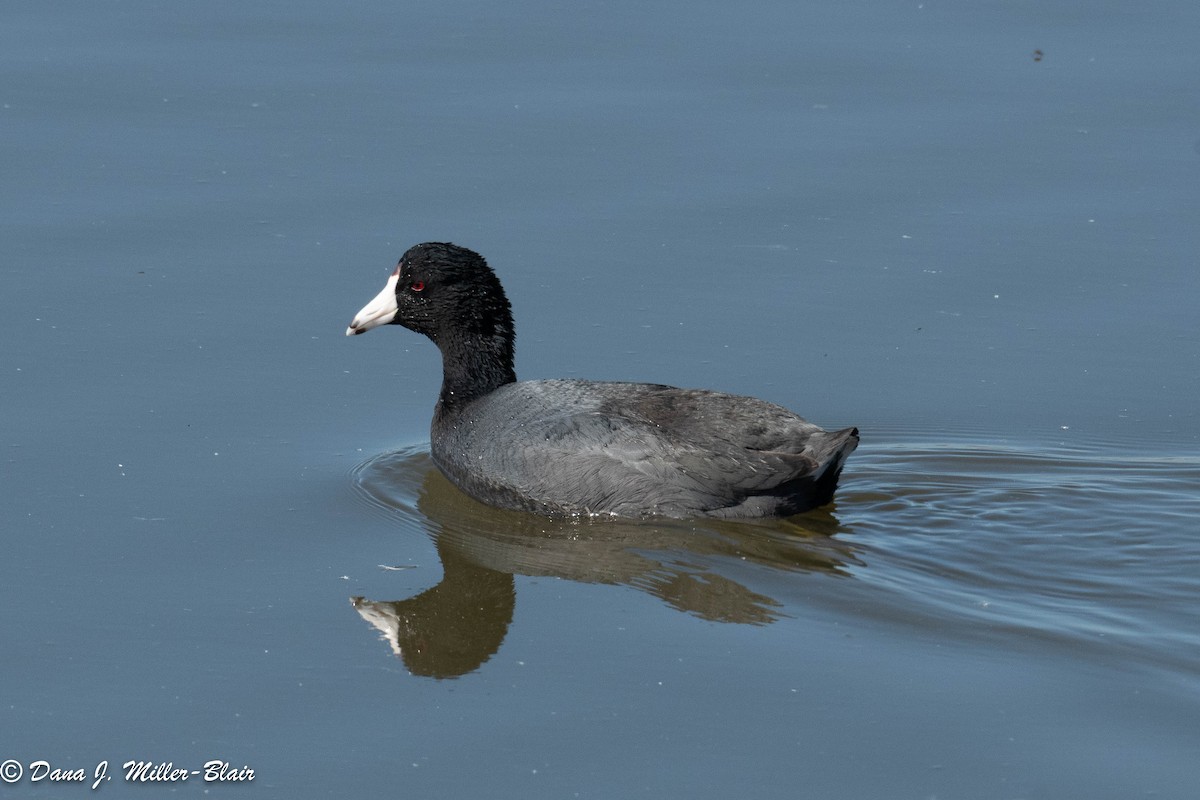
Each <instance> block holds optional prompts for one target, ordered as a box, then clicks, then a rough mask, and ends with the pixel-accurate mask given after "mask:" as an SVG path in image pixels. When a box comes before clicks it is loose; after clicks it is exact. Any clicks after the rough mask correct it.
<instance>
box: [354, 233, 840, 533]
mask: <svg viewBox="0 0 1200 800" xmlns="http://www.w3.org/2000/svg"><path fill="white" fill-rule="evenodd" d="M387 324H397V325H403V326H404V327H406V328H409V329H410V330H413V331H416V332H417V333H423V334H425V335H426V336H428V337H429V338H430V339H432V340H433V343H434V344H436V345H437V346H438V349H440V350H441V351H442V370H443V378H442V392H441V395H440V397H438V403H437V408H436V409H435V410H434V415H433V425H432V429H431V437H432V448H431V449H432V455H433V460H434V462H435V463H436V464H437V465H438V467H439V468H440V469H441V470H442V472H444V473H445V474H446V477H448V478H449V479H450V480H451V481H453V482H454V483H455V484H456V485H457V486H458V487H459V488H461V489H462V490H463V491H464V492H466V493H467V494H469V495H471V496H472V497H474V498H476V499H477V500H480V501H482V502H484V503H488V504H490V505H493V506H499V507H501V508H510V509H522V510H526V511H535V512H539V513H543V514H551V515H564V514H566V515H570V514H602V515H616V516H622V517H644V516H656V515H657V516H667V517H679V518H686V517H725V518H747V517H770V516H786V515H789V514H796V513H799V512H801V511H805V510H808V509H811V508H814V507H816V506H820V505H824V504H825V503H828V502H829V501H830V500H831V499H832V497H833V492H834V489H835V488H837V480H838V476H839V475H840V474H841V471H842V464H843V463H844V462H845V460H846V457H847V456H848V455H850V453H851V452H853V451H854V448H855V447H857V446H858V429H857V428H845V429H843V430H840V431H833V432H827V431H824V430H822V429H821V428H818V427H817V426H816V425H813V424H812V423H810V422H807V421H805V420H803V419H801V418H800V417H798V416H796V415H795V414H793V413H792V412H790V411H788V410H787V409H785V408H782V407H781V406H777V405H774V404H772V403H767V402H765V401H763V400H757V399H755V398H753V397H738V396H735V395H728V394H721V393H719V392H710V391H703V390H699V389H676V388H674V387H671V386H662V385H659V384H650V383H608V382H597V381H582V380H544V381H522V382H517V379H516V374H515V373H514V371H513V335H514V334H513V323H512V312H511V309H510V306H509V303H508V298H507V297H505V295H504V290H503V289H502V288H501V287H500V281H499V280H498V279H497V278H496V275H495V273H493V272H492V270H491V268H490V267H488V265H487V262H485V261H484V260H483V257H482V256H480V255H479V254H478V253H474V252H472V251H470V250H467V249H466V248H464V247H459V246H457V245H453V244H448V243H437V242H429V243H426V244H419V245H417V246H415V247H413V248H411V249H410V250H409V251H408V252H407V253H405V254H404V257H403V258H401V259H400V263H399V265H398V266H397V267H396V270H395V272H393V273H392V276H391V278H389V279H388V282H387V286H385V287H384V289H383V291H382V292H380V293H379V295H378V296H377V297H376V298H375V299H374V300H372V301H371V302H370V303H368V304H367V305H366V306H365V307H364V308H363V309H362V311H359V312H358V314H357V316H355V317H354V321H353V322H351V323H350V327H349V328H347V329H346V335H347V336H351V335H354V334H358V333H364V332H366V331H368V330H370V329H371V328H375V327H378V326H380V325H387Z"/></svg>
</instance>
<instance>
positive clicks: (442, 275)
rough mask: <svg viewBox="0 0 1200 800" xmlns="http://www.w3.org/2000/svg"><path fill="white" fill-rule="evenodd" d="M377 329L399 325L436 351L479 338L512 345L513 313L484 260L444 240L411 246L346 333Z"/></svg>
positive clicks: (350, 334)
mask: <svg viewBox="0 0 1200 800" xmlns="http://www.w3.org/2000/svg"><path fill="white" fill-rule="evenodd" d="M380 325H403V326H404V327H406V328H408V329H409V330H413V331H416V332H417V333H423V334H425V335H426V336H428V337H429V338H430V339H432V340H433V341H434V342H435V343H436V344H437V345H438V346H439V347H440V346H442V345H443V344H446V343H448V342H450V341H470V340H478V339H485V340H486V339H490V340H494V341H495V340H500V341H504V340H507V341H508V343H509V345H508V346H509V348H511V346H512V338H513V324H512V310H511V307H510V306H509V303H508V298H507V297H505V295H504V289H502V288H501V287H500V281H499V279H497V278H496V274H495V273H494V272H492V270H491V268H490V267H489V266H488V265H487V262H486V261H484V260H483V256H481V255H479V254H478V253H476V252H474V251H471V250H468V249H467V248H465V247H459V246H458V245H456V244H450V243H448V242H426V243H425V244H419V245H416V246H415V247H412V248H410V249H409V251H408V252H407V253H405V254H404V256H403V257H402V258H401V259H400V263H399V264H397V265H396V270H395V271H394V272H393V273H392V276H391V277H390V278H388V282H387V285H386V286H384V287H383V291H381V292H380V293H379V294H378V295H377V296H376V297H375V299H374V300H372V301H371V302H369V303H367V304H366V305H365V306H364V307H363V309H362V310H361V311H359V312H358V314H356V315H355V317H354V320H353V321H352V322H351V323H350V327H349V328H347V329H346V335H347V336H354V335H355V334H359V333H366V332H367V331H369V330H371V328H377V327H379V326H380ZM510 352H511V350H510Z"/></svg>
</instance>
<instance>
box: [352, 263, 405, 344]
mask: <svg viewBox="0 0 1200 800" xmlns="http://www.w3.org/2000/svg"><path fill="white" fill-rule="evenodd" d="M398 280H400V270H399V269H397V270H396V271H395V272H393V273H392V277H390V278H388V282H387V286H384V287H383V291H382V292H380V293H379V294H377V295H375V299H374V300H372V301H371V302H369V303H367V304H366V305H365V306H363V307H362V311H359V312H358V313H357V314H355V315H354V320H353V321H351V323H350V327H349V328H346V335H347V336H354V335H355V334H358V333H366V332H367V331H369V330H371V328H378V327H379V326H380V325H387V324H388V323H389V322H391V321H392V320H393V319H395V318H396V311H397V308H396V281H398Z"/></svg>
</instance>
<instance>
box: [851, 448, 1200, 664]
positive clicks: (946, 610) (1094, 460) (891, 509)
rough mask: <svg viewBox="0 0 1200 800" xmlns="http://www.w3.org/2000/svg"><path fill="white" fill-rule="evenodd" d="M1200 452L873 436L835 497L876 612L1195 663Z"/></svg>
mask: <svg viewBox="0 0 1200 800" xmlns="http://www.w3.org/2000/svg"><path fill="white" fill-rule="evenodd" d="M1198 488H1200V458H1197V457H1194V456H1190V455H1179V454H1173V455H1160V456H1154V455H1136V456H1132V455H1128V454H1126V453H1125V452H1123V451H1121V450H1119V449H1117V448H1115V447H1106V446H1103V445H1100V444H1096V445H1084V446H1080V445H1071V446H1066V445H1054V446H1038V445H1014V444H1011V443H1008V444H1002V445H1001V444H996V443H994V442H993V443H988V442H981V441H978V440H976V439H963V440H958V441H956V440H953V439H951V440H943V441H939V442H936V443H903V442H894V443H888V444H885V445H877V446H869V445H868V446H864V447H863V448H860V450H859V452H858V453H856V454H855V461H854V464H853V471H852V472H851V473H849V474H848V476H847V480H846V481H845V485H844V487H843V490H842V492H841V494H840V496H839V504H838V508H839V517H840V519H841V522H842V524H843V525H844V526H845V527H846V528H847V529H848V531H849V538H851V539H852V540H853V541H854V542H855V544H856V545H858V546H859V547H860V550H859V555H860V558H861V561H862V562H863V566H858V567H856V568H855V570H854V574H855V576H856V577H857V578H859V579H861V581H862V582H864V583H866V584H870V585H873V586H876V587H879V588H881V589H883V590H885V591H886V592H887V593H888V595H889V596H890V597H889V601H888V602H882V603H878V604H876V605H875V606H874V608H875V611H874V613H875V614H877V615H879V616H883V617H889V618H893V619H897V618H902V619H905V620H907V621H908V622H913V621H919V622H920V624H922V625H925V626H928V627H929V628H931V629H938V628H945V627H949V628H951V629H952V630H954V631H955V632H956V633H957V634H958V635H963V636H970V637H981V636H982V637H986V638H989V639H992V640H994V641H997V642H999V643H1000V644H1001V645H1002V646H1005V647H1010V648H1014V649H1027V648H1030V647H1034V648H1044V647H1046V646H1048V645H1049V646H1062V647H1064V648H1067V649H1069V650H1071V651H1072V652H1074V653H1076V654H1078V652H1079V650H1080V648H1085V649H1088V650H1089V651H1090V654H1091V655H1092V656H1094V657H1096V658H1100V659H1112V660H1115V661H1118V662H1120V661H1125V662H1128V661H1130V660H1132V661H1136V662H1139V663H1142V664H1151V665H1156V666H1159V667H1163V668H1166V669H1169V670H1171V671H1172V672H1175V673H1176V674H1177V675H1187V674H1194V671H1195V670H1196V668H1197V666H1198V665H1200V636H1198V634H1197V631H1196V626H1195V624H1194V608H1195V600H1196V597H1197V595H1198V593H1200V547H1197V542H1196V537H1195V530H1196V523H1195V520H1196V519H1197V517H1198V516H1200V492H1198V491H1197V489H1198Z"/></svg>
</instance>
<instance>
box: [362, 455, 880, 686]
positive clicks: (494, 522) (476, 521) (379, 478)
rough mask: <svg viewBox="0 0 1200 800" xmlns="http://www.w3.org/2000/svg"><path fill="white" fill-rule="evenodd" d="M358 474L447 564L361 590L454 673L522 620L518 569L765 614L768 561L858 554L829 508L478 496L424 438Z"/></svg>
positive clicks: (745, 616)
mask: <svg viewBox="0 0 1200 800" xmlns="http://www.w3.org/2000/svg"><path fill="white" fill-rule="evenodd" d="M354 479H355V487H356V489H357V490H358V492H359V493H360V494H361V496H362V497H363V499H365V500H366V501H367V502H369V503H371V504H372V505H376V506H380V507H383V508H385V509H388V510H389V511H391V512H395V513H397V514H400V515H402V516H406V517H409V518H411V519H412V520H414V521H416V522H417V523H418V524H419V525H422V526H424V527H425V528H426V529H427V531H428V532H429V534H430V535H431V537H432V538H433V541H434V545H435V547H436V548H437V553H438V558H439V560H440V561H441V564H442V572H443V576H442V580H441V582H440V583H438V584H437V585H436V586H433V587H432V588H430V589H426V590H425V591H423V592H421V593H419V594H417V595H415V596H413V597H410V598H407V599H404V600H393V601H379V600H368V599H366V598H363V597H353V598H351V602H352V604H353V605H354V608H355V610H356V611H358V613H359V614H360V615H361V616H362V618H363V619H364V620H366V621H367V622H369V623H370V624H371V625H373V626H374V627H375V628H376V629H378V630H379V631H380V632H381V633H382V634H383V636H384V638H385V639H386V640H387V641H388V642H389V643H390V645H391V648H392V652H393V653H394V654H395V655H397V656H399V657H400V658H401V659H402V660H403V662H404V665H405V667H406V668H407V669H408V670H409V672H411V673H412V674H414V675H422V676H429V677H434V678H453V677H458V676H461V675H465V674H467V673H470V672H473V671H475V670H477V669H478V668H479V667H480V666H482V665H483V664H484V663H486V662H487V660H488V659H489V658H491V657H492V655H494V654H495V653H496V652H497V651H498V650H499V649H500V645H501V644H502V643H503V641H504V637H505V635H506V633H507V631H508V627H509V625H510V624H511V623H512V619H513V610H514V608H515V606H516V582H515V580H514V576H515V575H524V576H544V577H555V578H563V579H566V580H571V581H578V582H581V583H599V584H612V585H625V586H631V587H634V588H637V589H640V590H642V591H645V592H648V593H649V594H651V595H654V596H655V597H658V598H660V599H661V600H663V601H664V602H665V603H667V604H668V605H669V606H671V607H672V608H675V609H678V610H679V611H683V612H686V613H689V614H693V615H695V616H697V617H700V618H702V619H706V620H711V621H714V622H727V623H742V624H749V625H766V624H769V623H771V622H773V621H774V620H776V619H778V618H779V617H780V616H783V614H782V612H781V610H780V609H781V607H782V606H781V604H780V603H779V602H778V601H776V600H774V599H772V598H771V597H770V596H768V595H767V594H765V593H763V592H762V591H754V590H752V589H750V588H749V587H748V586H747V584H749V583H752V582H755V581H757V582H760V583H761V582H762V580H763V577H764V570H766V574H767V577H768V580H767V582H768V583H769V575H770V573H773V572H775V573H777V572H823V573H828V574H834V575H837V574H846V568H847V566H849V565H853V564H857V563H859V562H858V560H857V558H856V557H855V554H854V551H853V548H852V547H851V546H850V545H849V544H847V543H846V542H844V541H840V540H836V539H834V538H832V537H833V534H835V533H837V532H838V531H839V525H838V522H837V520H836V519H835V518H834V516H833V515H832V514H831V513H830V511H829V509H828V508H826V509H820V510H817V511H813V512H810V513H808V514H805V515H803V516H800V517H794V518H792V519H790V520H770V521H756V522H738V523H733V522H721V521H714V520H699V521H677V520H657V519H652V520H642V521H630V520H615V519H597V520H591V519H550V518H547V517H541V516H537V515H534V514H527V513H524V512H517V511H503V510H497V509H494V508H490V507H488V506H485V505H483V504H481V503H477V502H475V501H474V500H472V499H470V498H469V497H467V496H466V495H464V494H463V493H462V492H460V491H459V490H458V489H457V488H455V487H454V486H453V485H452V484H451V483H450V482H449V481H447V480H446V478H445V477H443V476H442V474H441V473H440V472H439V471H438V470H437V469H436V468H434V467H433V464H432V462H431V461H430V459H429V454H428V452H422V451H420V450H418V449H415V448H414V449H408V450H403V451H400V452H397V453H390V454H387V455H383V456H379V457H377V458H374V459H372V460H370V461H368V462H366V463H365V464H362V465H361V466H360V467H358V468H357V469H356V470H355V474H354ZM414 497H415V498H416V503H415V506H414V503H413V498H414Z"/></svg>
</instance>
